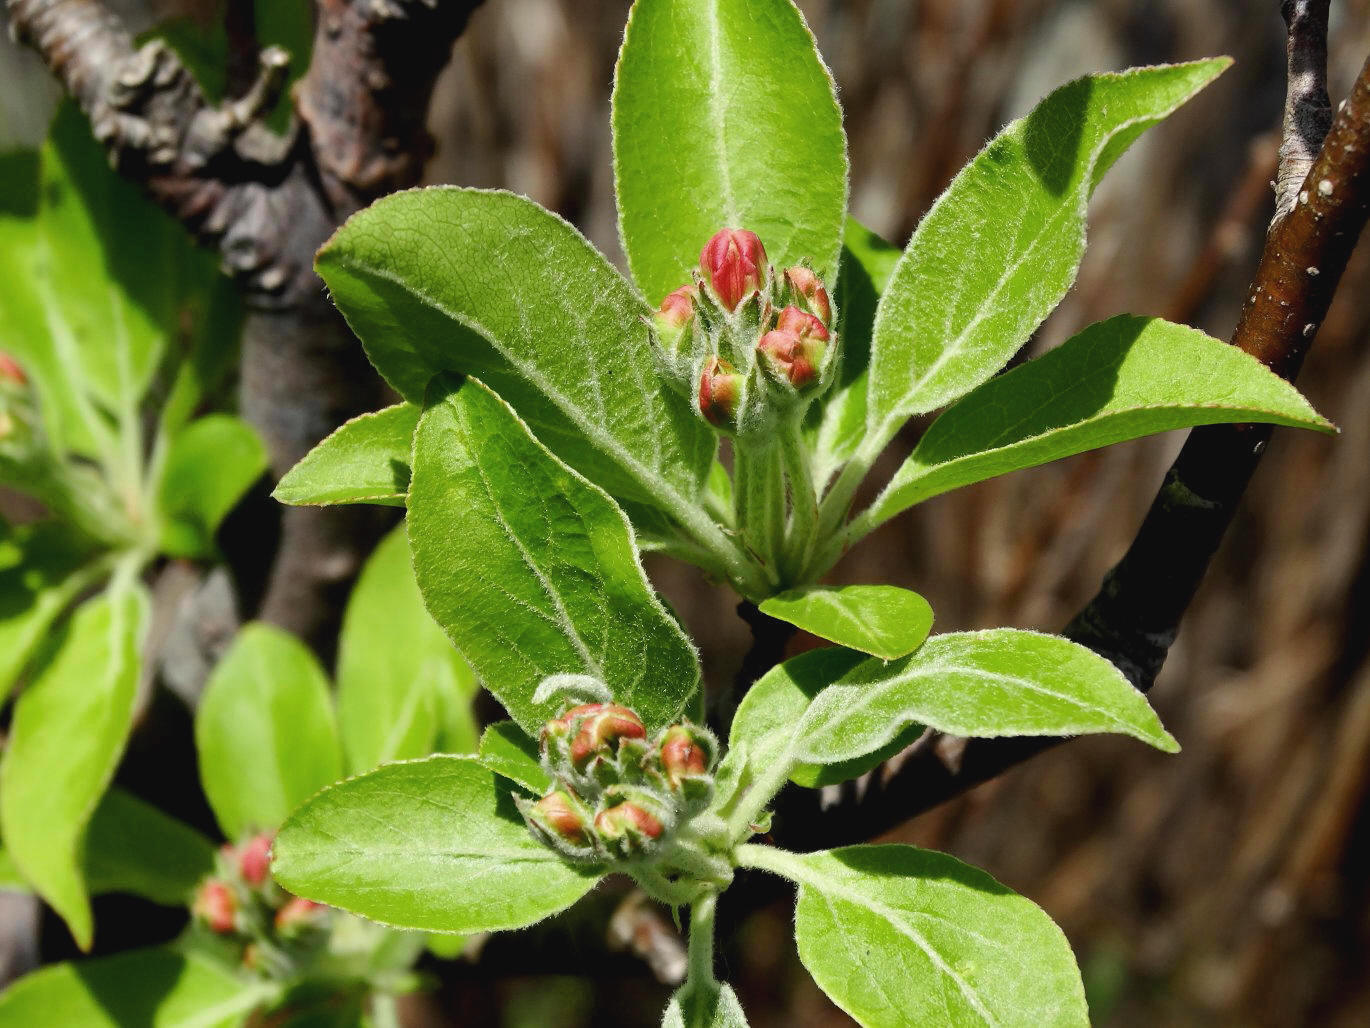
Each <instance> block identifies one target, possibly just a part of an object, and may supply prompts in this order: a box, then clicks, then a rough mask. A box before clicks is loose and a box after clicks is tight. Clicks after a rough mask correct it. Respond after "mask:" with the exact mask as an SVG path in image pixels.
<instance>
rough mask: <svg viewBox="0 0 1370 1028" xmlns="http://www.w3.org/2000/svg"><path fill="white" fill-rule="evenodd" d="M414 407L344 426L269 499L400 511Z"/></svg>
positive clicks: (289, 474)
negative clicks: (367, 505) (364, 505)
mask: <svg viewBox="0 0 1370 1028" xmlns="http://www.w3.org/2000/svg"><path fill="white" fill-rule="evenodd" d="M418 423H419V407H418V405H417V404H413V403H397V404H395V406H393V407H387V408H385V410H381V411H376V412H375V413H374V414H363V415H361V416H360V417H356V418H353V419H352V420H351V421H349V422H347V423H346V424H345V425H343V426H342V427H341V428H339V429H338V430H337V431H335V432H334V433H333V434H332V435H330V436H329V437H328V438H327V439H325V440H324V441H323V442H321V443H319V445H318V446H316V447H314V449H312V450H310V451H309V452H308V453H307V454H305V456H304V459H302V460H301V461H300V462H299V463H298V464H296V465H295V466H294V467H293V468H291V469H290V470H289V471H287V472H286V473H285V476H284V477H283V478H282V479H281V480H280V482H279V483H278V484H277V485H276V491H275V492H274V493H272V494H271V495H272V496H274V497H276V499H278V500H280V501H281V502H282V503H289V504H294V505H297V506H298V505H300V504H319V505H321V506H326V505H328V504H333V503H378V504H383V505H386V506H392V507H403V506H404V498H405V494H407V493H408V492H409V453H410V450H411V449H412V448H413V439H414V428H415V426H417V425H418Z"/></svg>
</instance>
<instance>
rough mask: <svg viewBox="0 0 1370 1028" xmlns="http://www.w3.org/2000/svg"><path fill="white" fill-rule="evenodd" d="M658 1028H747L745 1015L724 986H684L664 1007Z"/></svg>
mask: <svg viewBox="0 0 1370 1028" xmlns="http://www.w3.org/2000/svg"><path fill="white" fill-rule="evenodd" d="M661 1028H747V1015H746V1014H745V1013H744V1012H743V1010H742V1004H741V1003H740V1002H738V999H737V993H735V992H733V988H732V986H731V985H729V984H728V983H727V982H715V983H708V984H705V985H696V984H695V983H693V982H686V983H685V984H684V985H682V986H681V987H680V988H679V989H677V990H676V993H675V995H674V996H672V997H671V1002H670V1003H668V1004H667V1005H666V1014H665V1016H664V1017H663V1018H662V1019H661Z"/></svg>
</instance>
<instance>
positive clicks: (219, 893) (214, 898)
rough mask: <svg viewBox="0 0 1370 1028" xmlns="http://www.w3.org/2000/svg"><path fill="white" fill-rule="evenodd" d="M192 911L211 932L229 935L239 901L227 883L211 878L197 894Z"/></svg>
mask: <svg viewBox="0 0 1370 1028" xmlns="http://www.w3.org/2000/svg"><path fill="white" fill-rule="evenodd" d="M190 909H191V912H192V913H193V914H194V915H195V916H196V917H197V918H199V919H200V920H201V921H203V922H204V923H205V924H206V925H208V926H209V930H210V931H211V932H214V933H215V934H216V935H228V934H229V933H230V932H232V931H233V927H234V924H235V920H236V918H235V915H236V914H237V912H238V901H237V899H236V898H235V897H234V895H233V890H232V889H230V888H229V887H228V884H227V883H225V882H221V881H219V880H218V879H216V878H211V879H210V880H209V881H207V882H205V883H204V884H203V885H201V886H200V888H199V890H198V891H197V892H196V893H195V902H194V903H193V904H192V905H191V908H190Z"/></svg>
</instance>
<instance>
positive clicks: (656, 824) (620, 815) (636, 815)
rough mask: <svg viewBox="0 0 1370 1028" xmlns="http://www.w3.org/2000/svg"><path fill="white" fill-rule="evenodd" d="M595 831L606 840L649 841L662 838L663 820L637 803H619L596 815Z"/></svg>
mask: <svg viewBox="0 0 1370 1028" xmlns="http://www.w3.org/2000/svg"><path fill="white" fill-rule="evenodd" d="M595 831H597V832H598V833H599V835H600V837H601V838H602V839H604V841H605V842H614V841H616V840H622V839H636V840H642V841H647V840H651V839H659V838H661V833H662V831H663V828H662V825H661V822H660V821H659V820H658V819H657V818H656V816H655V815H653V814H651V813H650V812H649V811H647V810H645V809H644V808H642V807H640V806H638V805H637V804H636V803H619V804H617V805H616V806H613V807H609V808H608V809H607V810H601V811H600V812H599V814H598V815H596V817H595Z"/></svg>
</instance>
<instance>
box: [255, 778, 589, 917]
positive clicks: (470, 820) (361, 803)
mask: <svg viewBox="0 0 1370 1028" xmlns="http://www.w3.org/2000/svg"><path fill="white" fill-rule="evenodd" d="M271 869H272V873H273V875H274V876H275V878H276V881H278V882H279V883H280V884H281V885H282V886H283V887H284V888H286V889H288V890H290V891H291V892H293V893H295V894H296V895H298V896H305V897H307V898H309V899H312V900H316V901H318V902H320V903H327V904H329V905H331V906H335V907H340V908H341V909H343V910H350V911H352V912H353V913H355V914H360V915H362V916H363V917H367V918H370V919H371V920H373V921H379V922H380V923H382V924H388V925H392V926H394V927H397V928H413V929H419V930H422V931H429V932H486V931H502V930H507V929H512V928H523V927H525V926H527V925H530V924H535V923H536V922H538V921H541V920H542V919H543V918H546V917H550V916H551V915H553V914H555V913H557V912H558V911H560V910H563V909H565V908H566V907H568V906H570V905H571V904H572V903H574V902H575V901H576V900H578V899H579V898H580V897H581V896H583V895H584V894H585V893H586V892H588V891H589V890H590V888H591V887H592V886H593V885H594V884H595V882H596V881H597V880H598V878H599V875H598V874H596V873H594V872H592V871H588V870H585V869H583V868H576V867H572V866H571V865H570V864H568V863H566V862H565V861H564V860H562V858H561V857H560V856H558V855H557V854H556V853H555V852H553V851H552V850H551V849H549V848H548V847H546V846H544V845H543V844H542V843H540V842H538V841H536V840H535V839H534V838H533V836H532V833H531V832H530V831H529V830H528V826H527V825H526V824H525V823H524V821H523V818H522V817H521V816H520V815H519V813H518V810H517V809H516V808H515V806H514V802H513V799H512V798H511V795H510V792H509V787H508V784H507V783H505V782H503V781H501V780H500V779H497V778H496V777H495V775H494V773H493V772H491V771H489V770H487V769H486V768H484V767H482V766H481V764H480V762H479V760H478V759H477V758H475V757H449V756H437V757H428V758H426V759H424V760H414V761H409V762H407V763H402V764H387V765H385V766H384V767H380V768H377V769H376V770H375V771H372V772H369V773H368V774H364V775H361V776H360V777H358V778H350V779H348V780H347V781H345V782H339V783H338V784H336V785H331V786H329V787H328V788H327V789H324V790H323V791H322V792H321V793H319V794H318V795H317V796H315V797H314V798H313V799H311V800H310V801H309V802H308V803H306V804H305V805H304V806H303V807H301V808H300V809H299V810H297V811H296V812H295V813H294V814H293V815H291V817H290V820H288V821H287V822H286V823H285V827H283V828H282V829H281V831H280V833H279V834H278V835H277V836H276V841H275V844H274V845H273V846H272V865H271Z"/></svg>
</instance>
